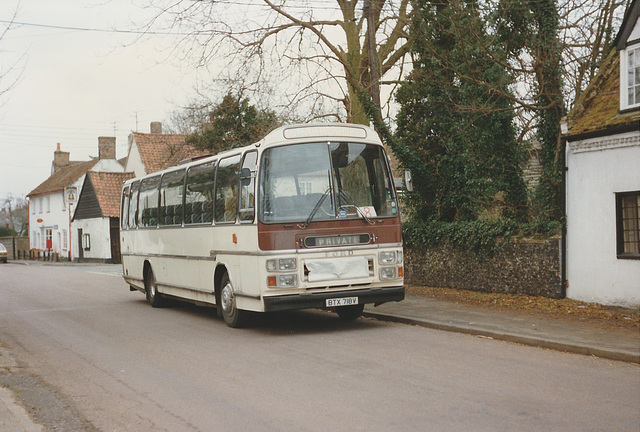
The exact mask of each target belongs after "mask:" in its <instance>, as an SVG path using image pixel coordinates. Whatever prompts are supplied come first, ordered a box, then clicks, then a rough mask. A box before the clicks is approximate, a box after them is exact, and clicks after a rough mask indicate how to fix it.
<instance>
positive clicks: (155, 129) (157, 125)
mask: <svg viewBox="0 0 640 432" xmlns="http://www.w3.org/2000/svg"><path fill="white" fill-rule="evenodd" d="M150 129H151V133H152V134H161V133H162V122H151V125H150Z"/></svg>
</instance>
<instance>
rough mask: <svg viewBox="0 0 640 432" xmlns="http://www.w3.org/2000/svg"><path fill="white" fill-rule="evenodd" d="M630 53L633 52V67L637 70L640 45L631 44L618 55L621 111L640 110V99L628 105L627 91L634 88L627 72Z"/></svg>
mask: <svg viewBox="0 0 640 432" xmlns="http://www.w3.org/2000/svg"><path fill="white" fill-rule="evenodd" d="M631 52H635V54H634V65H633V67H635V68H637V67H639V66H640V44H638V43H633V44H632V45H629V46H627V47H626V48H625V49H624V50H622V51H621V55H620V110H621V111H627V110H636V109H640V98H639V99H638V100H636V101H634V103H633V104H631V103H629V90H630V89H631V88H634V87H636V84H632V83H631V82H629V72H630V69H631V67H632V66H631V65H629V59H630V57H631V55H630V54H631Z"/></svg>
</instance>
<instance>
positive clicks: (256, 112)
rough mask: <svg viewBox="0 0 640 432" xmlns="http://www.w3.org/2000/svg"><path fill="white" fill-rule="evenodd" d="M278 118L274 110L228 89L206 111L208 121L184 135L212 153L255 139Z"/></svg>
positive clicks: (191, 141) (263, 134) (275, 124)
mask: <svg viewBox="0 0 640 432" xmlns="http://www.w3.org/2000/svg"><path fill="white" fill-rule="evenodd" d="M280 125H281V122H280V120H279V119H278V116H277V115H276V113H275V112H273V111H271V110H267V109H265V110H260V109H258V108H256V107H255V106H254V105H251V104H250V103H249V100H248V99H246V98H241V97H236V96H233V95H232V94H231V93H228V94H227V95H226V96H225V97H224V98H223V99H222V101H221V102H220V103H219V104H218V105H216V106H215V107H214V109H213V110H212V111H211V112H210V113H209V122H207V123H205V124H203V125H200V126H199V127H200V129H201V131H200V132H198V133H195V134H192V135H190V136H189V137H188V138H187V142H188V143H189V144H192V145H194V146H195V147H196V148H199V149H202V150H210V151H211V152H212V153H213V154H216V153H219V152H221V151H223V150H228V149H231V148H234V147H241V146H244V145H248V144H251V143H254V142H256V141H259V140H260V139H262V138H263V137H264V136H265V135H266V134H268V133H269V132H271V131H272V130H273V129H275V128H276V127H278V126H280Z"/></svg>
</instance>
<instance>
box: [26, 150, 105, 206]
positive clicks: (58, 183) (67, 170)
mask: <svg viewBox="0 0 640 432" xmlns="http://www.w3.org/2000/svg"><path fill="white" fill-rule="evenodd" d="M97 163H98V159H93V160H90V161H86V162H70V163H69V165H67V166H64V167H62V168H60V169H59V170H58V171H57V172H56V173H55V174H53V175H52V176H51V177H49V178H48V179H46V180H45V181H43V182H42V183H40V185H39V186H38V187H36V188H35V189H34V190H32V191H31V192H29V194H27V196H28V197H31V196H36V195H43V194H49V193H53V192H61V191H64V188H65V187H66V186H70V185H72V184H73V183H75V182H76V181H77V180H78V179H79V178H80V177H82V176H83V175H84V174H85V173H86V172H87V171H89V170H90V169H91V168H93V166H94V165H95V164H97Z"/></svg>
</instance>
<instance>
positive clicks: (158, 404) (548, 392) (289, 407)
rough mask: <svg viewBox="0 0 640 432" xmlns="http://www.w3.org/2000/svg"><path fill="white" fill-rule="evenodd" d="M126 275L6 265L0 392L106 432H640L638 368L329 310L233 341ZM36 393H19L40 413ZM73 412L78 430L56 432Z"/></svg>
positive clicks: (245, 332)
mask: <svg viewBox="0 0 640 432" xmlns="http://www.w3.org/2000/svg"><path fill="white" fill-rule="evenodd" d="M118 270H119V268H118V267H117V266H104V265H103V266H76V265H54V266H49V265H43V264H31V265H19V264H8V265H0V345H2V346H4V347H6V349H8V350H9V351H10V352H11V353H12V354H11V355H13V356H15V359H16V362H17V363H18V364H20V365H21V368H22V369H20V368H17V369H16V368H14V369H11V368H8V369H7V370H8V371H9V372H7V373H5V374H4V378H3V379H2V380H0V386H5V387H10V388H13V390H14V391H17V390H19V389H17V386H19V385H22V386H26V385H27V384H25V383H24V382H22V383H18V384H16V383H15V382H12V381H11V373H14V374H18V375H19V376H20V377H23V380H22V381H25V380H27V381H28V379H32V380H37V383H36V384H35V386H36V387H38V386H41V387H42V388H44V389H47V392H48V394H49V395H50V397H51V398H52V399H53V400H55V401H58V402H59V403H60V404H61V406H62V408H61V409H60V413H59V414H55V413H54V414H50V415H49V417H46V416H45V417H40V418H37V411H38V410H37V409H31V410H30V412H34V411H36V413H35V414H33V415H34V416H36V420H38V421H39V422H44V423H46V422H49V426H50V425H51V424H56V422H57V421H59V422H60V423H65V424H71V423H70V422H72V421H76V422H77V425H79V426H73V427H72V426H69V427H68V430H80V429H82V430H100V431H214V430H215V431H247V430H251V431H294V430H295V431H320V430H323V431H324V430H333V431H360V430H372V431H457V430H465V431H466V430H474V431H483V430H486V431H540V430H562V431H605V430H607V431H609V430H616V431H638V430H640V373H639V372H640V368H638V367H637V366H634V365H631V364H626V363H620V362H611V361H606V360H601V359H596V358H591V357H586V356H580V355H573V354H565V353H559V352H555V351H547V350H543V349H538V348H532V347H525V346H519V345H515V344H510V343H506V342H499V341H495V340H490V339H483V338H478V337H473V336H467V335H460V334H455V333H448V332H442V331H436V330H430V329H425V328H421V327H413V326H408V325H403V324H394V323H386V322H379V321H376V320H373V319H360V320H357V321H355V322H342V321H340V320H339V319H337V317H336V316H335V315H334V314H331V313H327V312H323V311H301V312H295V313H287V314H279V315H273V316H261V317H259V318H257V319H256V320H255V322H254V324H253V326H252V327H251V328H248V329H235V330H234V329H230V328H228V327H227V326H226V325H225V324H224V323H223V322H222V320H220V319H218V318H216V316H215V310H214V309H211V308H202V307H195V306H191V305H187V304H178V305H174V306H172V307H169V308H164V309H154V308H151V307H150V306H149V305H148V304H146V302H145V299H144V296H143V295H142V294H141V293H139V292H129V288H128V286H127V285H126V284H125V283H124V282H123V280H122V279H121V278H120V277H119V276H118V275H117V273H118ZM0 354H1V353H0ZM0 357H1V355H0ZM16 371H17V372H16ZM7 374H9V376H7ZM14 381H17V378H15V377H14ZM38 383H39V384H38ZM26 393H27V392H24V391H23V392H20V391H18V395H19V397H21V398H23V401H22V403H23V404H26V405H27V406H29V403H30V402H29V401H28V400H26V399H28V395H27V394H26ZM51 395H52V396H51ZM25 400H26V402H25ZM47 405H50V404H47ZM43 409H44V408H43ZM66 411H71V412H72V414H73V416H75V417H74V418H75V420H73V419H71V420H57V419H58V417H57V416H58V415H59V416H60V418H63V414H65V412H66ZM73 416H72V417H73ZM42 418H44V420H42ZM78 419H79V420H78ZM0 424H1V423H0ZM45 426H46V425H45ZM46 429H47V430H49V429H50V427H49V428H46ZM59 430H64V427H63V425H61V426H60V428H59Z"/></svg>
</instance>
